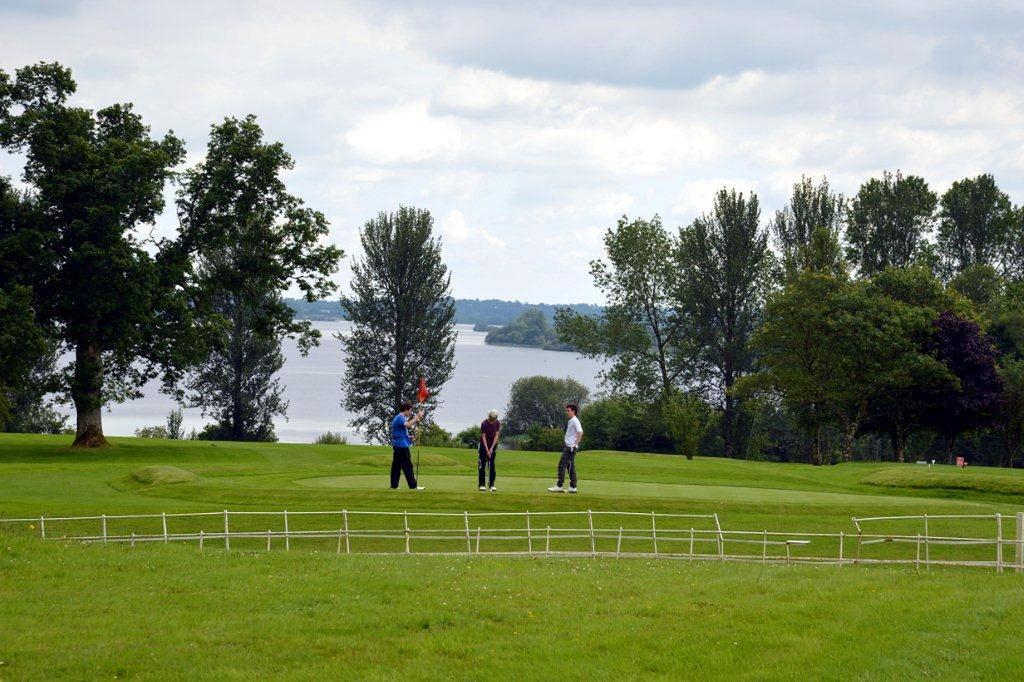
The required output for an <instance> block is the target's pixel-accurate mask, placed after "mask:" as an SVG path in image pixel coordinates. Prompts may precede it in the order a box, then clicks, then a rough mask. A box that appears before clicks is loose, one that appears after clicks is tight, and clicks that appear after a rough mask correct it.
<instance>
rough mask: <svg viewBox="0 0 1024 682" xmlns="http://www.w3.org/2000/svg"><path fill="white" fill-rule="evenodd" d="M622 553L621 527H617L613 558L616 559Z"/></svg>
mask: <svg viewBox="0 0 1024 682" xmlns="http://www.w3.org/2000/svg"><path fill="white" fill-rule="evenodd" d="M621 553H622V526H619V540H618V542H616V543H615V558H616V559H618V558H619V555H620V554H621Z"/></svg>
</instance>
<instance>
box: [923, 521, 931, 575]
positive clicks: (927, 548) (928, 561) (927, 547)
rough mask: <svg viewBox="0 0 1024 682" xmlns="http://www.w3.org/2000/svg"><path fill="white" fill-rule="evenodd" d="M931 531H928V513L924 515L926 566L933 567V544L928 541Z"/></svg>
mask: <svg viewBox="0 0 1024 682" xmlns="http://www.w3.org/2000/svg"><path fill="white" fill-rule="evenodd" d="M930 536H931V533H929V532H928V515H927V514H925V515H924V567H925V568H927V569H929V570H930V569H931V560H932V552H931V546H930V545H929V543H928V538H929V537H930Z"/></svg>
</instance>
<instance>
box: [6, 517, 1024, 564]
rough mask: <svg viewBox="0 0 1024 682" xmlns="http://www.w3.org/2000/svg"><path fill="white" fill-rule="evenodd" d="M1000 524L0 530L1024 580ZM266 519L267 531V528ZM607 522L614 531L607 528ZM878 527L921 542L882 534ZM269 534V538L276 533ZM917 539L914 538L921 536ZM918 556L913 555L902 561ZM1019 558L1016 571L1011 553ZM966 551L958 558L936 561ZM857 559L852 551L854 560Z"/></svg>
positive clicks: (368, 523) (499, 521)
mask: <svg viewBox="0 0 1024 682" xmlns="http://www.w3.org/2000/svg"><path fill="white" fill-rule="evenodd" d="M1004 519H1005V516H1003V515H1001V514H987V515H978V514H975V515H931V516H930V515H917V516H886V517H860V518H858V517H854V518H853V519H852V520H853V524H854V528H855V532H854V533H845V532H842V531H840V532H838V533H820V532H785V531H768V530H759V531H751V530H725V529H723V528H722V525H721V522H720V519H719V517H718V515H717V514H660V513H655V512H650V513H645V512H619V511H591V510H588V511H554V512H530V511H526V512H469V511H463V512H408V511H350V510H346V509H342V510H336V511H297V512H296V511H229V510H223V511H219V512H191V513H160V514H122V515H93V516H66V517H56V516H54V517H47V516H40V517H36V518H21V519H0V523H5V524H29V525H30V526H31V527H32V528H31V529H32V530H33V531H35V532H37V533H38V535H39V536H40V537H41V538H44V539H65V540H76V541H81V542H87V543H93V542H106V543H128V544H130V545H132V546H135V545H136V544H138V543H146V542H163V543H169V542H194V543H197V544H198V546H199V547H205V546H206V545H207V544H210V543H216V544H218V545H220V544H221V543H222V544H223V548H224V549H228V550H230V549H231V548H232V542H234V544H235V547H236V548H244V549H257V548H259V549H264V548H265V549H266V550H271V549H272V548H274V547H275V546H277V547H280V546H281V545H283V546H284V549H285V550H290V549H291V547H292V543H293V541H296V542H301V543H302V544H303V545H305V546H310V547H313V548H315V549H319V550H331V551H334V552H336V553H338V554H341V553H346V554H354V553H360V554H363V553H372V554H400V553H404V554H435V555H452V554H463V555H472V554H478V555H485V554H486V555H526V556H594V557H598V556H601V557H616V558H619V557H658V558H675V559H710V560H721V561H760V562H764V563H770V562H788V563H826V564H836V565H849V564H913V565H914V566H916V567H918V568H922V567H923V568H930V567H931V566H974V567H985V568H995V569H996V570H997V571H1000V572H1002V571H1003V570H1004V569H1006V568H1012V569H1014V570H1015V571H1017V572H1021V571H1024V512H1018V513H1017V514H1016V518H1015V521H1016V523H1015V533H1014V535H1013V536H1012V537H1007V535H1006V534H1004ZM264 520H268V522H267V523H262V522H263V521H264ZM609 522H611V523H610V524H609ZM937 522H938V523H941V524H947V525H953V526H963V525H964V524H984V525H985V526H986V527H988V528H989V529H990V530H991V532H992V535H991V536H988V535H969V534H966V533H965V532H961V533H957V534H935V533H934V532H932V531H933V530H934V528H935V524H936V523H937ZM874 524H889V525H895V526H900V525H907V524H915V525H920V526H921V529H920V530H921V531H923V533H922V532H905V531H904V532H874V533H867V532H865V528H866V527H869V526H871V525H874ZM268 526H269V527H268ZM913 530H916V529H912V531H913ZM907 546H912V553H911V552H909V551H904V549H905V548H906V547H907ZM1007 546H1010V547H1012V548H1013V549H1014V559H1013V560H1012V561H1007V560H1006V558H1005V556H1004V549H1005V548H1006V547H1007ZM950 548H957V549H958V550H959V554H954V555H949V554H947V555H946V556H936V555H935V553H936V552H937V551H940V550H949V549H950ZM851 550H852V551H851Z"/></svg>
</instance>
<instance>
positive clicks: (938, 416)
mask: <svg viewBox="0 0 1024 682" xmlns="http://www.w3.org/2000/svg"><path fill="white" fill-rule="evenodd" d="M934 326H935V333H934V334H933V335H932V336H931V338H930V339H929V344H928V350H929V351H930V352H931V354H932V355H933V356H934V357H935V358H936V359H938V360H939V361H940V362H942V364H943V365H945V366H946V368H947V369H948V370H949V372H950V373H951V374H952V375H953V376H955V377H956V379H957V382H956V385H954V386H949V387H946V388H944V389H941V390H938V391H934V390H925V391H924V392H923V395H922V396H921V397H920V398H918V399H919V400H920V401H922V402H924V403H926V404H927V406H928V409H926V410H925V411H924V415H925V422H926V423H927V424H928V425H929V426H930V427H931V428H932V429H934V430H935V431H936V432H937V433H939V434H941V435H942V437H943V440H944V441H945V449H946V458H947V461H948V463H949V464H952V463H953V447H954V445H955V443H956V439H957V437H959V436H960V434H962V433H964V432H966V431H973V430H977V429H982V428H987V427H989V426H991V425H993V424H994V423H995V421H996V418H997V416H998V413H999V408H1000V404H1001V401H1002V398H1003V382H1002V379H1001V378H1000V376H999V372H998V370H997V365H996V361H997V355H996V351H995V348H993V346H992V342H991V341H990V340H989V338H988V337H987V336H986V335H985V334H984V333H983V332H982V331H981V329H980V328H979V327H978V324H977V323H976V322H974V321H972V320H968V319H965V318H963V317H959V316H957V315H955V314H953V313H951V312H944V313H942V314H941V315H939V317H938V319H936V320H935V322H934Z"/></svg>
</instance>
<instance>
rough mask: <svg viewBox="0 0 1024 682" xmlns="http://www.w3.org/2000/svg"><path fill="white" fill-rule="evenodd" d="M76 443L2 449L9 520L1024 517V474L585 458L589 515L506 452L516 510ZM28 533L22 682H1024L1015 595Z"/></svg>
mask: <svg viewBox="0 0 1024 682" xmlns="http://www.w3.org/2000/svg"><path fill="white" fill-rule="evenodd" d="M69 441H70V439H69V438H64V437H43V436H15V435H2V436H0V517H4V516H6V517H37V516H39V515H41V514H46V515H69V514H98V513H105V514H124V513H150V512H161V511H167V512H184V511H214V510H221V509H225V508H229V509H237V510H270V509H272V510H280V509H289V510H295V511H299V510H325V509H342V508H347V509H352V510H354V509H374V510H383V509H391V510H402V509H408V510H410V511H412V510H445V511H462V510H464V509H466V510H470V511H475V510H492V511H502V510H507V511H524V510H526V509H530V510H531V511H545V510H562V509H582V510H585V509H595V510H598V509H601V510H632V511H645V512H650V511H652V510H655V511H659V512H674V513H697V514H704V513H717V514H719V516H720V518H721V519H722V523H723V526H725V527H726V528H743V529H751V530H754V529H768V530H793V531H804V532H810V531H821V532H838V531H839V530H844V531H847V532H849V531H851V530H852V524H851V522H850V517H851V516H882V515H890V514H920V513H928V514H942V513H944V514H950V513H978V514H990V513H996V512H1000V513H1004V514H1013V513H1015V512H1016V511H1017V510H1018V509H1020V508H1021V507H1022V506H1024V505H1022V504H1021V501H1022V500H1024V497H1021V496H1020V495H1019V494H1017V493H1016V492H1014V490H1016V488H1014V487H1013V486H1015V485H1020V484H1021V483H1024V474H1021V473H1019V472H1016V471H1010V472H993V471H988V472H981V471H977V470H971V471H969V472H966V475H961V474H963V473H964V472H959V471H956V470H954V469H953V468H952V467H935V468H932V469H926V468H924V467H920V468H915V466H914V465H903V466H898V465H894V464H870V463H854V464H845V465H840V466H835V467H820V468H815V467H810V466H806V465H780V464H767V463H758V462H740V461H730V460H719V459H710V458H698V459H696V460H694V461H686V460H685V459H682V458H677V457H668V456H658V455H636V454H626V453H615V452H587V451H584V452H582V453H580V455H579V458H578V467H579V469H580V478H581V482H580V489H581V494H580V495H578V496H568V495H551V494H549V493H546V492H544V488H546V487H547V486H548V485H550V484H551V482H552V477H553V473H554V467H555V465H556V463H557V453H526V452H508V451H501V452H500V453H499V454H498V474H499V475H498V488H499V491H498V492H496V493H480V492H478V491H477V490H476V453H475V452H474V451H471V450H464V451H463V450H450V449H430V448H424V449H423V453H422V456H421V468H422V476H421V478H422V479H423V482H424V483H425V484H426V485H427V490H425V491H422V492H414V491H408V490H399V491H391V490H388V489H387V476H388V470H389V468H390V457H389V455H388V454H387V451H385V450H382V449H380V448H374V447H369V446H342V445H315V446H314V445H287V444H254V443H245V444H229V443H195V442H176V441H156V440H143V439H113V443H114V445H113V447H111V448H109V449H105V450H102V451H92V452H79V451H72V450H71V449H70V448H68V445H69ZM936 476H937V477H938V478H934V479H933V478H932V477H936ZM986 478H992V479H998V481H986ZM966 480H971V481H973V482H976V483H975V484H974V485H971V486H962V487H956V486H952V485H950V481H954V482H960V481H966ZM886 481H888V482H889V483H886ZM929 481H932V482H931V483H929ZM880 482H881V483H880ZM996 483H998V485H996ZM1010 525H1012V524H1010ZM19 526H20V527H18V528H7V529H6V530H3V531H0V661H2V663H0V680H7V679H12V680H13V679H53V678H62V677H64V678H67V677H70V678H97V677H108V678H110V677H118V678H124V677H141V678H153V679H169V678H179V679H180V678H183V677H196V678H203V679H224V678H252V677H284V678H295V679H311V678H323V677H345V678H359V679H382V678H389V679H392V678H409V679H435V678H440V677H453V678H459V679H464V678H468V679H483V678H487V679H491V678H498V679H511V678H519V679H537V678H548V677H552V676H555V675H557V676H559V677H567V678H569V679H592V678H595V677H603V678H627V679H629V678H639V677H644V678H648V677H652V678H663V679H678V678H683V677H685V678H694V677H712V678H722V679H724V678H743V679H752V678H757V679H766V678H768V679H797V678H800V679H805V678H838V677H843V678H848V677H855V678H907V677H938V678H944V679H993V678H1013V677H1016V676H1017V674H1018V668H1019V661H1020V659H1021V656H1022V654H1024V647H1022V645H1021V644H1020V643H1019V636H1018V634H1017V633H1018V632H1019V631H1020V630H1021V629H1022V627H1024V608H1022V607H1024V579H1022V576H1021V575H1019V574H1016V573H1012V572H1007V573H1003V574H996V573H993V572H987V571H977V570H933V571H930V572H923V571H922V572H915V571H914V570H913V569H908V568H900V567H895V568H893V567H865V566H861V567H842V568H837V567H829V566H796V565H789V566H788V565H777V566H773V565H758V564H721V563H711V562H708V563H701V562H696V563H689V562H682V561H671V560H660V561H652V560H644V559H628V560H627V559H622V560H619V561H616V560H614V559H565V558H546V559H529V558H502V557H427V556H386V557H381V556H370V555H352V556H341V557H339V556H337V555H335V554H334V553H333V550H331V549H330V548H328V547H327V546H318V545H316V544H315V543H311V544H310V545H309V546H308V547H305V551H292V552H284V551H271V552H269V553H268V552H266V551H262V550H257V549H256V546H255V544H252V545H250V546H246V545H245V544H244V543H238V545H237V546H236V543H235V542H234V541H233V542H232V551H230V552H227V551H224V550H222V549H217V548H210V547H207V548H206V549H204V550H203V551H199V550H198V549H197V548H196V547H195V546H194V545H191V546H186V545H177V546H176V545H173V544H172V545H168V546H163V545H146V546H142V547H137V548H135V549H134V550H132V549H130V548H128V547H122V546H95V545H89V546H85V545H80V544H76V543H66V542H59V541H58V542H41V541H39V540H38V539H36V538H34V537H32V536H31V529H30V528H28V525H27V524H19ZM933 528H934V526H933ZM48 529H49V524H48ZM940 531H941V529H933V532H940ZM886 532H888V531H886ZM989 534H991V529H989ZM297 544H299V543H293V545H297ZM293 549H296V548H295V547H294V546H293ZM885 549H886V550H887V551H896V548H892V547H888V548H885ZM879 551H882V550H879ZM903 551H907V550H906V548H905V547H904V548H903ZM940 551H948V550H941V549H940V548H934V549H933V552H940Z"/></svg>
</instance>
